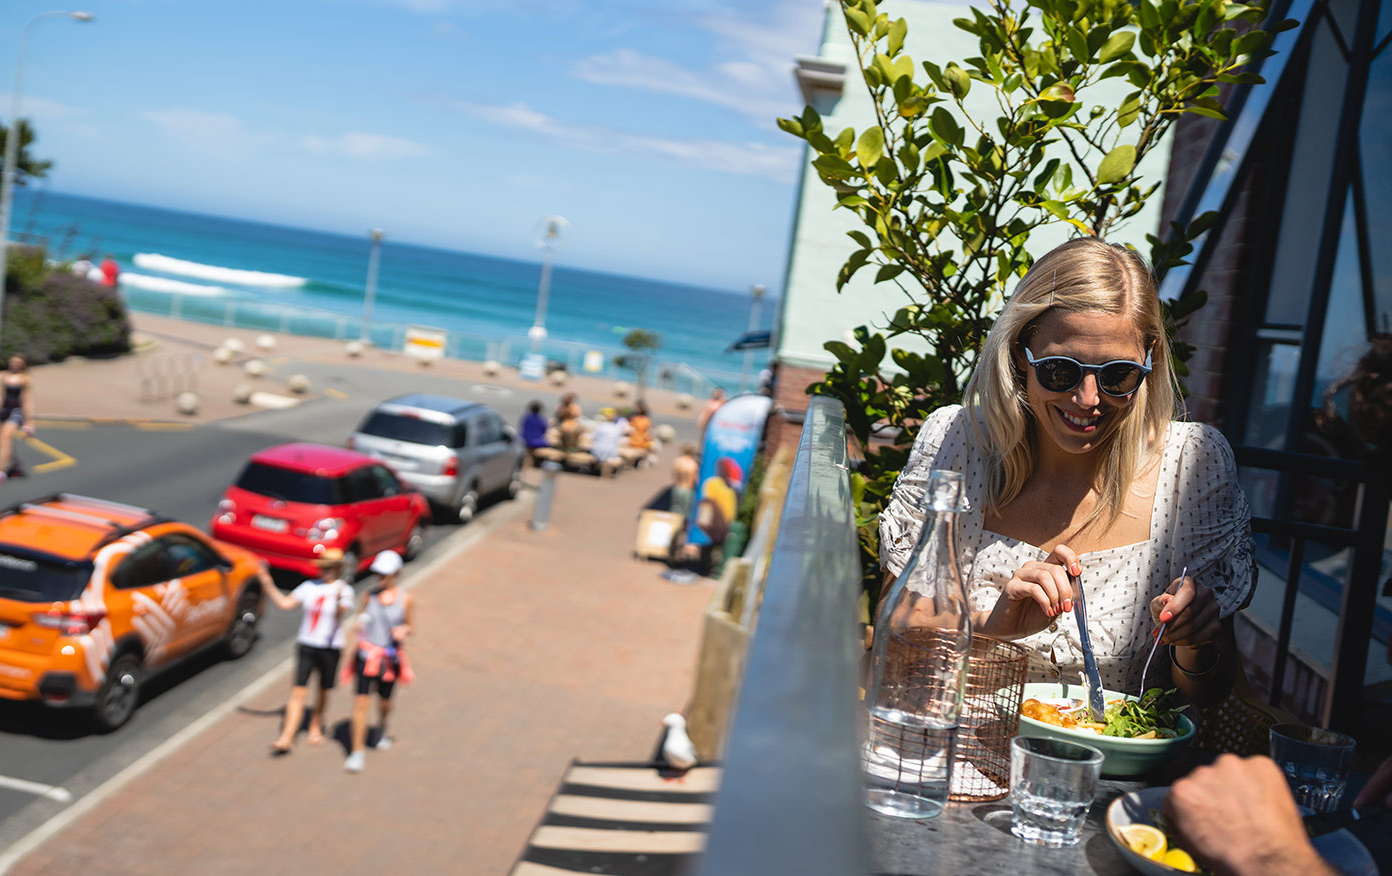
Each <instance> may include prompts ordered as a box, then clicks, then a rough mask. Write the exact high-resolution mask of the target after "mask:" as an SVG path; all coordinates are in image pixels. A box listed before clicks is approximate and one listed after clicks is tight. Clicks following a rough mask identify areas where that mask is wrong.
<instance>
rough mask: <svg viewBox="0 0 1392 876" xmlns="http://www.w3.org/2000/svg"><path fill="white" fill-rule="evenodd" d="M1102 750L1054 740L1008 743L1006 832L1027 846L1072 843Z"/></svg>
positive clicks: (1099, 766)
mask: <svg viewBox="0 0 1392 876" xmlns="http://www.w3.org/2000/svg"><path fill="white" fill-rule="evenodd" d="M1101 772H1102V752H1100V751H1098V750H1097V749H1095V748H1092V747H1090V746H1087V745H1079V744H1077V743H1073V742H1061V741H1059V740H1055V739H1030V738H1028V737H1025V736H1016V737H1015V738H1014V739H1012V740H1011V741H1010V809H1011V822H1010V832H1011V833H1013V834H1015V835H1016V836H1018V837H1019V838H1020V839H1022V840H1024V841H1025V842H1027V843H1032V844H1033V845H1037V846H1048V847H1050V848H1059V847H1060V846H1071V845H1076V844H1077V842H1078V838H1079V837H1080V836H1082V832H1083V822H1084V821H1086V820H1087V813H1088V809H1089V808H1090V807H1091V806H1092V795H1093V792H1094V791H1095V790H1096V789H1097V777H1098V776H1099V775H1100V774H1101Z"/></svg>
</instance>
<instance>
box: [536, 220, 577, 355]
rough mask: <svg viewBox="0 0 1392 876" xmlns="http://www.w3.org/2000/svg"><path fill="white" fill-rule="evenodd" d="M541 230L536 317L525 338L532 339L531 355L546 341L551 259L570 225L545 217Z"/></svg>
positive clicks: (563, 221)
mask: <svg viewBox="0 0 1392 876" xmlns="http://www.w3.org/2000/svg"><path fill="white" fill-rule="evenodd" d="M541 224H542V226H543V228H542V229H541V234H540V236H538V238H537V246H539V247H541V250H542V252H541V283H540V285H538V287H537V306H536V317H535V318H534V319H533V320H532V327H531V328H530V329H528V330H527V337H529V338H531V339H532V353H536V352H537V351H539V350H540V349H541V342H542V341H544V340H546V299H547V296H548V295H550V293H551V257H552V255H553V254H554V253H555V251H556V247H558V246H560V245H561V233H562V232H563V231H565V229H566V227H567V226H568V225H569V224H570V223H568V222H566V220H565V219H564V218H563V217H561V216H547V217H546V218H545V219H543V220H541Z"/></svg>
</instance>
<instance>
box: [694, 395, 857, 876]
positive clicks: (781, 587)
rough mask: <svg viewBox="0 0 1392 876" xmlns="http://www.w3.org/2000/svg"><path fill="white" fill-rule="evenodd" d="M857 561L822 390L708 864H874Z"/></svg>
mask: <svg viewBox="0 0 1392 876" xmlns="http://www.w3.org/2000/svg"><path fill="white" fill-rule="evenodd" d="M859 596H860V565H859V555H858V553H857V547H856V528H855V515H854V513H853V510H852V504H851V488H850V471H849V468H848V466H847V463H846V421H845V411H844V409H843V408H842V406H841V403H840V402H838V401H835V400H833V399H830V398H826V397H823V396H816V397H813V399H812V403H811V405H810V406H809V407H808V410H807V418H806V420H804V425H803V428H802V441H801V443H800V444H799V446H798V453H797V460H796V462H794V464H793V471H792V476H791V480H790V482H789V484H788V496H787V500H786V501H785V503H784V506H783V517H782V520H781V521H780V523H779V528H778V537H777V540H776V542H775V545H774V550H773V559H772V561H771V562H770V564H769V572H768V579H767V582H766V584H765V585H764V599H763V605H762V607H761V608H760V610H759V617H758V629H757V630H756V632H755V635H754V638H753V641H752V643H751V645H750V650H749V657H748V661H747V663H746V664H745V671H744V680H743V682H742V685H741V688H740V695H739V701H738V703H737V704H736V707H735V717H734V721H733V723H732V725H731V728H730V735H729V737H728V743H727V745H726V755H725V766H724V771H723V778H722V780H721V787H720V793H719V795H718V796H717V797H716V801H715V816H714V820H713V822H712V824H711V832H710V841H709V844H708V845H707V848H706V853H705V856H704V857H703V859H702V861H701V866H700V872H701V873H702V874H708V876H743V874H750V876H755V874H757V876H767V874H770V873H797V874H799V876H846V874H849V873H865V872H867V869H868V866H867V861H868V856H867V846H866V839H865V824H866V817H865V802H864V796H865V792H864V789H863V786H862V784H861V775H860V759H859V748H858V746H857V739H858V730H857V727H858V725H857V717H858V715H859V710H858V708H857V706H858V705H859V704H858V702H857V698H856V687H857V676H858V667H859V657H858V655H859V649H858V648H857V643H856V619H857V617H858V615H857V612H856V602H857V599H858V598H859Z"/></svg>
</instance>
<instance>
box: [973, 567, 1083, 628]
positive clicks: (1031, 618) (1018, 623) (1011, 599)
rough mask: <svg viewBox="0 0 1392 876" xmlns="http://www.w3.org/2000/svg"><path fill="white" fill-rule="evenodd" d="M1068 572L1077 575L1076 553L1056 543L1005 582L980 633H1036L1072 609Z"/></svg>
mask: <svg viewBox="0 0 1392 876" xmlns="http://www.w3.org/2000/svg"><path fill="white" fill-rule="evenodd" d="M1070 572H1071V573H1072V574H1073V575H1074V576H1077V575H1081V574H1082V573H1083V568H1082V566H1081V565H1079V563H1078V555H1077V554H1076V553H1074V552H1073V549H1072V548H1070V547H1069V546H1068V545H1065V544H1061V545H1058V546H1056V547H1055V548H1054V550H1053V552H1052V553H1050V554H1049V556H1048V557H1047V558H1045V560H1044V561H1043V562H1037V561H1034V560H1031V561H1030V562H1028V563H1025V564H1024V565H1023V566H1021V567H1020V568H1019V570H1018V571H1016V573H1015V574H1014V575H1012V576H1011V577H1010V580H1009V581H1007V582H1006V584H1005V589H1004V590H1002V591H1001V595H1000V598H999V599H997V600H996V607H995V608H994V609H992V610H991V614H990V616H989V617H988V618H987V620H986V624H985V625H984V627H983V629H982V632H983V633H986V634H987V635H992V636H998V637H1000V638H1003V639H1019V638H1023V637H1024V636H1029V635H1033V634H1034V633H1037V632H1039V631H1040V630H1042V629H1044V628H1045V627H1047V626H1048V625H1049V624H1050V623H1051V622H1052V621H1053V619H1054V618H1056V617H1058V616H1059V615H1060V614H1062V613H1064V612H1066V611H1072V610H1073V587H1072V585H1070V584H1069V583H1068V575H1069V573H1070Z"/></svg>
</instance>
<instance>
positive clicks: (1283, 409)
mask: <svg viewBox="0 0 1392 876" xmlns="http://www.w3.org/2000/svg"><path fill="white" fill-rule="evenodd" d="M1299 367H1300V345H1298V344H1289V343H1279V342H1275V341H1261V340H1259V341H1258V342H1257V373H1256V379H1255V380H1254V381H1253V384H1252V402H1251V405H1252V407H1251V410H1250V411H1248V415H1247V434H1246V435H1245V436H1243V443H1245V444H1252V445H1255V446H1258V447H1270V448H1273V449H1278V450H1279V449H1281V448H1283V447H1284V446H1285V443H1286V429H1287V426H1288V425H1289V423H1290V412H1291V398H1292V397H1293V396H1294V395H1295V376H1296V372H1297V369H1299Z"/></svg>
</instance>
